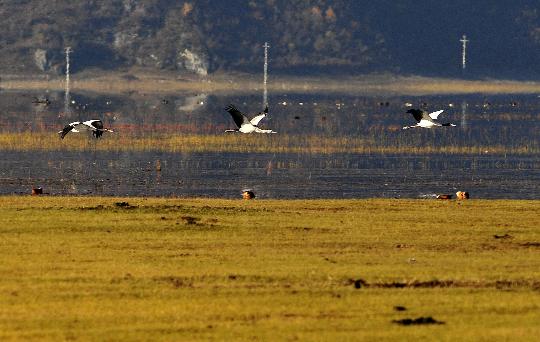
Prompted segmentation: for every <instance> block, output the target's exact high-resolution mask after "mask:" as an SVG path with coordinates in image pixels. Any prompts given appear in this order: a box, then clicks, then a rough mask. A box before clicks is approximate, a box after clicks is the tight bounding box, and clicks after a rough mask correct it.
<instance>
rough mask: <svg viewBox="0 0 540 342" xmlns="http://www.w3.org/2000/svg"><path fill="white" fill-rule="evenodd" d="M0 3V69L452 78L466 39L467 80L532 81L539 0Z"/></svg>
mask: <svg viewBox="0 0 540 342" xmlns="http://www.w3.org/2000/svg"><path fill="white" fill-rule="evenodd" d="M440 3H441V4H438V5H436V6H434V5H433V1H428V0H419V1H411V0H407V1H405V0H379V1H367V0H358V1H355V0H334V1H330V0H259V1H248V0H229V1H215V0H187V1H178V0H144V1H143V0H107V1H105V0H88V1H60V0H6V1H2V2H0V18H2V20H0V32H1V35H0V58H1V60H2V63H1V65H0V70H1V71H2V72H3V73H21V72H25V73H40V72H47V73H60V72H62V71H63V68H64V56H63V49H64V47H66V46H71V47H72V49H73V50H74V53H73V60H74V62H73V65H72V66H73V70H74V72H77V71H80V70H83V69H86V68H89V67H97V68H101V69H105V70H111V69H117V68H128V67H132V66H143V67H149V68H156V69H165V70H177V71H178V72H183V71H189V72H195V73H198V74H202V75H204V74H206V73H212V72H214V71H216V70H224V71H252V70H259V69H260V65H261V62H262V48H261V45H262V44H263V43H264V42H265V41H268V42H269V43H270V44H271V59H272V60H271V63H272V64H271V65H272V68H273V70H281V71H282V72H293V73H298V72H302V73H304V72H308V73H313V72H347V73H348V72H351V71H353V72H374V71H390V72H402V73H416V74H430V75H445V76H447V75H454V74H459V72H460V65H459V61H460V45H459V44H460V43H459V38H460V37H461V35H462V34H464V33H466V34H467V35H468V37H469V39H470V40H471V43H470V46H469V61H470V64H469V69H468V72H470V73H471V75H475V74H476V75H487V76H493V77H495V76H497V75H501V74H502V75H503V76H505V74H507V75H513V76H515V77H517V78H530V77H538V75H540V70H537V69H539V68H537V67H536V64H537V63H538V60H539V59H538V58H539V57H540V53H539V47H540V3H539V1H525V0H522V1H520V0H517V1H513V2H512V5H505V4H498V2H494V1H487V0H478V1H475V2H472V3H473V4H471V2H470V1H464V0H456V1H454V2H452V3H451V4H450V3H449V4H445V2H442V1H441V2H440Z"/></svg>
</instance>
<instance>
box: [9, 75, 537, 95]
mask: <svg viewBox="0 0 540 342" xmlns="http://www.w3.org/2000/svg"><path fill="white" fill-rule="evenodd" d="M127 75H128V76H129V77H127V78H126V77H124V76H126V75H125V74H124V75H122V74H108V75H101V76H91V75H83V76H74V77H72V83H71V90H72V91H85V90H86V91H96V92H109V93H121V92H126V91H141V92H146V93H158V92H159V93H173V92H179V91H195V92H205V93H218V92H219V93H246V92H253V91H260V90H261V89H262V80H261V79H262V77H261V78H258V77H253V76H252V75H242V74H234V75H224V74H215V75H211V76H208V77H206V78H197V77H185V78H174V77H172V76H170V75H167V74H159V73H151V74H149V73H145V72H142V73H141V72H137V71H135V72H134V74H131V73H130V74H127ZM1 86H2V88H4V89H10V90H37V89H48V90H62V89H64V87H65V84H64V80H63V78H54V79H50V80H45V79H43V78H37V79H32V78H13V77H12V78H9V77H7V78H6V77H3V82H2V85H1ZM268 90H269V91H271V92H287V93H328V92H336V93H343V94H350V93H354V94H381V93H389V94H399V95H435V94H471V93H484V94H519V93H538V92H540V83H538V82H520V81H509V80H476V81H473V80H460V79H442V78H427V77H401V76H391V75H381V76H358V77H349V78H343V77H342V78H337V79H328V78H324V79H321V78H316V77H292V76H273V77H272V78H271V80H270V82H269V84H268Z"/></svg>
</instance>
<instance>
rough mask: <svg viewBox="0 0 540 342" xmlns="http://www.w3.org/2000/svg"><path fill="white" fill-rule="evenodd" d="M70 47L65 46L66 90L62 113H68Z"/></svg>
mask: <svg viewBox="0 0 540 342" xmlns="http://www.w3.org/2000/svg"><path fill="white" fill-rule="evenodd" d="M72 51H73V50H71V47H69V46H68V47H67V48H66V50H65V52H66V92H65V97H64V113H65V114H67V113H69V54H70V53H71V52H72Z"/></svg>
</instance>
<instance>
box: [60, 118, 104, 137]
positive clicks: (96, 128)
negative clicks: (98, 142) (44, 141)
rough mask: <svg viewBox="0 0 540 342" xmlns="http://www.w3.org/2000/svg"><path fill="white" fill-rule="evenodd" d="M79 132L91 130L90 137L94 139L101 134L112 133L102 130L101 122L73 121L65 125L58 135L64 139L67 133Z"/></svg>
mask: <svg viewBox="0 0 540 342" xmlns="http://www.w3.org/2000/svg"><path fill="white" fill-rule="evenodd" d="M80 130H91V131H92V135H93V136H94V137H96V138H100V137H101V136H102V135H103V132H114V131H113V130H111V129H108V128H103V122H101V120H88V121H83V122H80V121H74V122H72V123H70V124H67V125H66V126H65V127H64V128H63V129H62V130H61V131H59V132H58V134H60V138H62V139H64V137H65V136H66V134H68V133H69V132H74V133H79V132H80Z"/></svg>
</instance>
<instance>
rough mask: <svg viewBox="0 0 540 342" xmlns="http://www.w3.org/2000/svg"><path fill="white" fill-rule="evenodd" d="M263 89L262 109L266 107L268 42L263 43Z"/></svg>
mask: <svg viewBox="0 0 540 342" xmlns="http://www.w3.org/2000/svg"><path fill="white" fill-rule="evenodd" d="M263 46H264V81H263V82H264V88H263V108H265V107H267V106H268V88H267V86H266V85H267V82H268V48H269V47H270V45H269V44H268V42H265V43H264V45H263Z"/></svg>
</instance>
